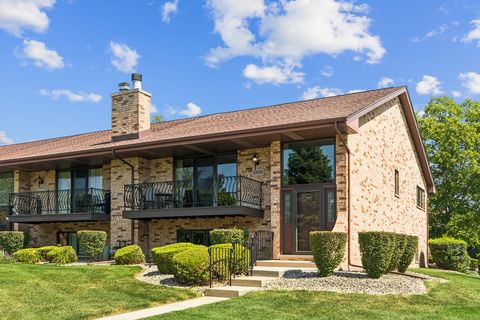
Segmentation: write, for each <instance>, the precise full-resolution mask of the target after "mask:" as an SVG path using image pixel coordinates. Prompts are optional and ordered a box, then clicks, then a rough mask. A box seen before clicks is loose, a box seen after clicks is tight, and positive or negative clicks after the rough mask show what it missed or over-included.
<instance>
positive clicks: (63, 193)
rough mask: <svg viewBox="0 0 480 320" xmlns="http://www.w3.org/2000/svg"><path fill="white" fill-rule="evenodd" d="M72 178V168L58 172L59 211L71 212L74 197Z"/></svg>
mask: <svg viewBox="0 0 480 320" xmlns="http://www.w3.org/2000/svg"><path fill="white" fill-rule="evenodd" d="M71 188H72V178H71V173H70V170H65V171H58V173H57V212H58V213H70V209H71V204H72V199H71V192H70V190H71Z"/></svg>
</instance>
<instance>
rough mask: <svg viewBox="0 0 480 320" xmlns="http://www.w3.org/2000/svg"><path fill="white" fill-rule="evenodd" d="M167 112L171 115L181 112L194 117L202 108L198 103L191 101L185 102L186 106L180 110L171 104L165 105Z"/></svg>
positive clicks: (200, 112)
mask: <svg viewBox="0 0 480 320" xmlns="http://www.w3.org/2000/svg"><path fill="white" fill-rule="evenodd" d="M166 111H167V114H169V115H171V116H173V115H175V114H181V115H184V116H187V117H196V116H199V115H200V114H202V108H200V107H199V106H198V105H196V104H195V103H193V102H189V103H188V104H187V107H186V108H185V109H182V110H178V109H176V108H174V107H172V106H167V110H166Z"/></svg>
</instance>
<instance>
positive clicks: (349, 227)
mask: <svg viewBox="0 0 480 320" xmlns="http://www.w3.org/2000/svg"><path fill="white" fill-rule="evenodd" d="M334 127H335V133H336V134H337V136H338V137H339V138H340V140H341V141H342V144H343V145H344V147H345V150H347V170H348V172H347V198H348V208H347V238H348V247H347V264H348V268H349V269H350V266H353V267H355V265H352V263H351V262H352V261H351V256H352V255H351V251H352V250H351V245H350V243H351V241H352V238H351V226H350V224H351V222H350V220H351V215H350V211H351V210H350V209H351V197H350V194H351V193H350V153H351V152H350V148H349V147H348V145H347V142H346V141H345V139H343V136H342V133H341V132H340V130H338V125H337V122H335V124H334Z"/></svg>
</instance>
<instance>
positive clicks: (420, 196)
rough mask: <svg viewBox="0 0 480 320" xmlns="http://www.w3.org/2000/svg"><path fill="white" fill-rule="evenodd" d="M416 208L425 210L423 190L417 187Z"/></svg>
mask: <svg viewBox="0 0 480 320" xmlns="http://www.w3.org/2000/svg"><path fill="white" fill-rule="evenodd" d="M417 207H419V208H420V209H422V210H425V190H423V189H422V188H420V187H419V186H417Z"/></svg>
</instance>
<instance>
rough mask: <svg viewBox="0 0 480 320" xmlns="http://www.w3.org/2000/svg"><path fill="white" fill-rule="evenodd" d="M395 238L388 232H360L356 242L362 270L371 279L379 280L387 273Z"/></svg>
mask: <svg viewBox="0 0 480 320" xmlns="http://www.w3.org/2000/svg"><path fill="white" fill-rule="evenodd" d="M394 238H395V236H394V234H392V233H389V232H378V231H371V232H360V233H359V234H358V242H359V243H360V252H361V254H362V264H363V268H364V269H365V271H366V272H367V275H368V276H369V277H371V278H376V279H378V278H380V277H381V276H382V275H384V274H385V273H387V272H388V268H389V266H390V261H391V259H392V254H393V250H394V247H395V240H394Z"/></svg>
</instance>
